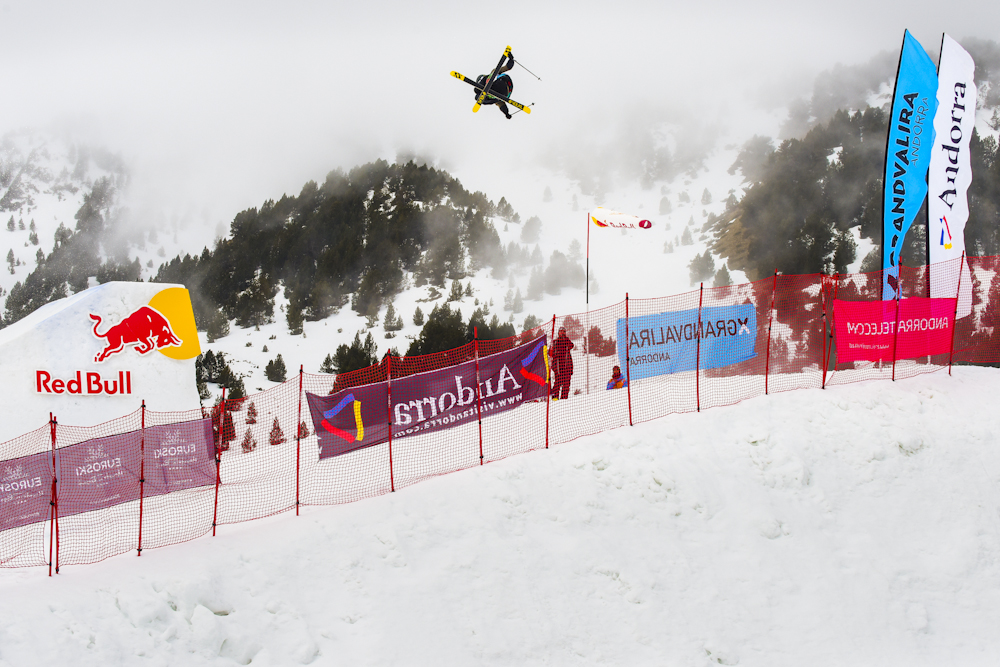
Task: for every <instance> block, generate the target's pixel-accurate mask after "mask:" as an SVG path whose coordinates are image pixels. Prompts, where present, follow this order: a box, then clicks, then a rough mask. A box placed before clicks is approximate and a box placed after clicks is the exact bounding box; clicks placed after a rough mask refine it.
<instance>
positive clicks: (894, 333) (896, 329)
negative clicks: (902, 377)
mask: <svg viewBox="0 0 1000 667" xmlns="http://www.w3.org/2000/svg"><path fill="white" fill-rule="evenodd" d="M902 282H903V281H902V276H901V277H900V289H898V290H896V326H895V327H893V330H892V381H893V382H895V381H896V342H897V341H898V340H899V297H900V296H901V295H902V293H903V289H902Z"/></svg>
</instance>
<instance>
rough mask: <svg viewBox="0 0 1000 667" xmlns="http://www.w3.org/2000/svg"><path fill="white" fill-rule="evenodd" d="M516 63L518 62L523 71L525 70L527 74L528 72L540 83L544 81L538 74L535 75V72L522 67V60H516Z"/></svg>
mask: <svg viewBox="0 0 1000 667" xmlns="http://www.w3.org/2000/svg"><path fill="white" fill-rule="evenodd" d="M514 62H516V63H517V64H518V66H519V67H520V68H521V69H523V70H524V71H525V72H527V73H528V74H530V75H531V76H533V77H535V78H536V79H538V80H539V81H541V80H542V77H540V76H538V75H537V74H535V73H534V72H532V71H531V70H530V69H528V68H527V67H525V66H524V65H522V64H521V61H520V60H515V61H514Z"/></svg>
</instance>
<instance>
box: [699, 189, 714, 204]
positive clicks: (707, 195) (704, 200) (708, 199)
mask: <svg viewBox="0 0 1000 667" xmlns="http://www.w3.org/2000/svg"><path fill="white" fill-rule="evenodd" d="M711 203H712V193H711V192H709V191H708V188H705V191H704V192H702V193H701V205H702V206H708V205H709V204H711Z"/></svg>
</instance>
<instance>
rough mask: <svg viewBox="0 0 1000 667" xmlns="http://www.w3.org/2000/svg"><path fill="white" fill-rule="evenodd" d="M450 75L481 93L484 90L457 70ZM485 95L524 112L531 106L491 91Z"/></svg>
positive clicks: (528, 111) (529, 111) (529, 110)
mask: <svg viewBox="0 0 1000 667" xmlns="http://www.w3.org/2000/svg"><path fill="white" fill-rule="evenodd" d="M451 75H452V76H453V77H455V78H456V79H458V80H460V81H464V82H466V83H467V84H469V85H470V86H472V87H473V88H475V89H476V90H478V91H480V92H481V93H482V92H484V91H483V87H482V86H480V85H479V84H478V83H476V82H475V81H473V80H472V79H470V78H469V77H467V76H465V75H463V74H459V73H458V72H452V73H451ZM487 95H489V96H490V97H492V98H493V99H496V100H500V101H501V102H506V103H507V104H509V105H511V106H513V107H517V108H518V109H520V110H521V111H523V112H524V113H531V107H526V106H524V105H523V104H521V103H520V102H515V101H514V100H512V99H510V98H509V97H501V96H500V95H494V94H493V93H487ZM476 104H477V105H478V104H479V103H478V102H477V103H476Z"/></svg>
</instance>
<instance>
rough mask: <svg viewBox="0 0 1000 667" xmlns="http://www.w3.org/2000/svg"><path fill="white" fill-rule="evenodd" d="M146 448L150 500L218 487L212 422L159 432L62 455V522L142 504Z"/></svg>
mask: <svg viewBox="0 0 1000 667" xmlns="http://www.w3.org/2000/svg"><path fill="white" fill-rule="evenodd" d="M143 448H144V449H145V454H146V456H145V458H146V466H145V475H146V478H145V479H146V481H145V488H144V489H143V490H142V492H143V495H144V496H146V497H150V496H158V495H162V494H164V493H170V492H172V491H180V490H183V489H191V488H194V487H198V486H209V485H213V484H215V453H214V451H215V445H214V444H213V440H212V420H211V419H199V420H196V421H190V422H183V423H180V424H170V425H167V426H153V427H150V428H147V429H145V431H132V432H130V433H122V434H120V435H112V436H108V437H106V438H95V439H93V440H87V441H86V442H81V443H79V444H76V445H70V446H69V447H63V448H61V449H59V450H58V451H57V456H58V462H59V470H60V472H61V474H60V475H59V516H61V517H62V516H70V515H73V514H80V513H82V512H89V511H92V510H99V509H103V508H105V507H111V506H112V505H118V504H120V503H125V502H129V501H132V500H138V499H139V478H140V462H141V458H142V455H141V452H142V451H143Z"/></svg>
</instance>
